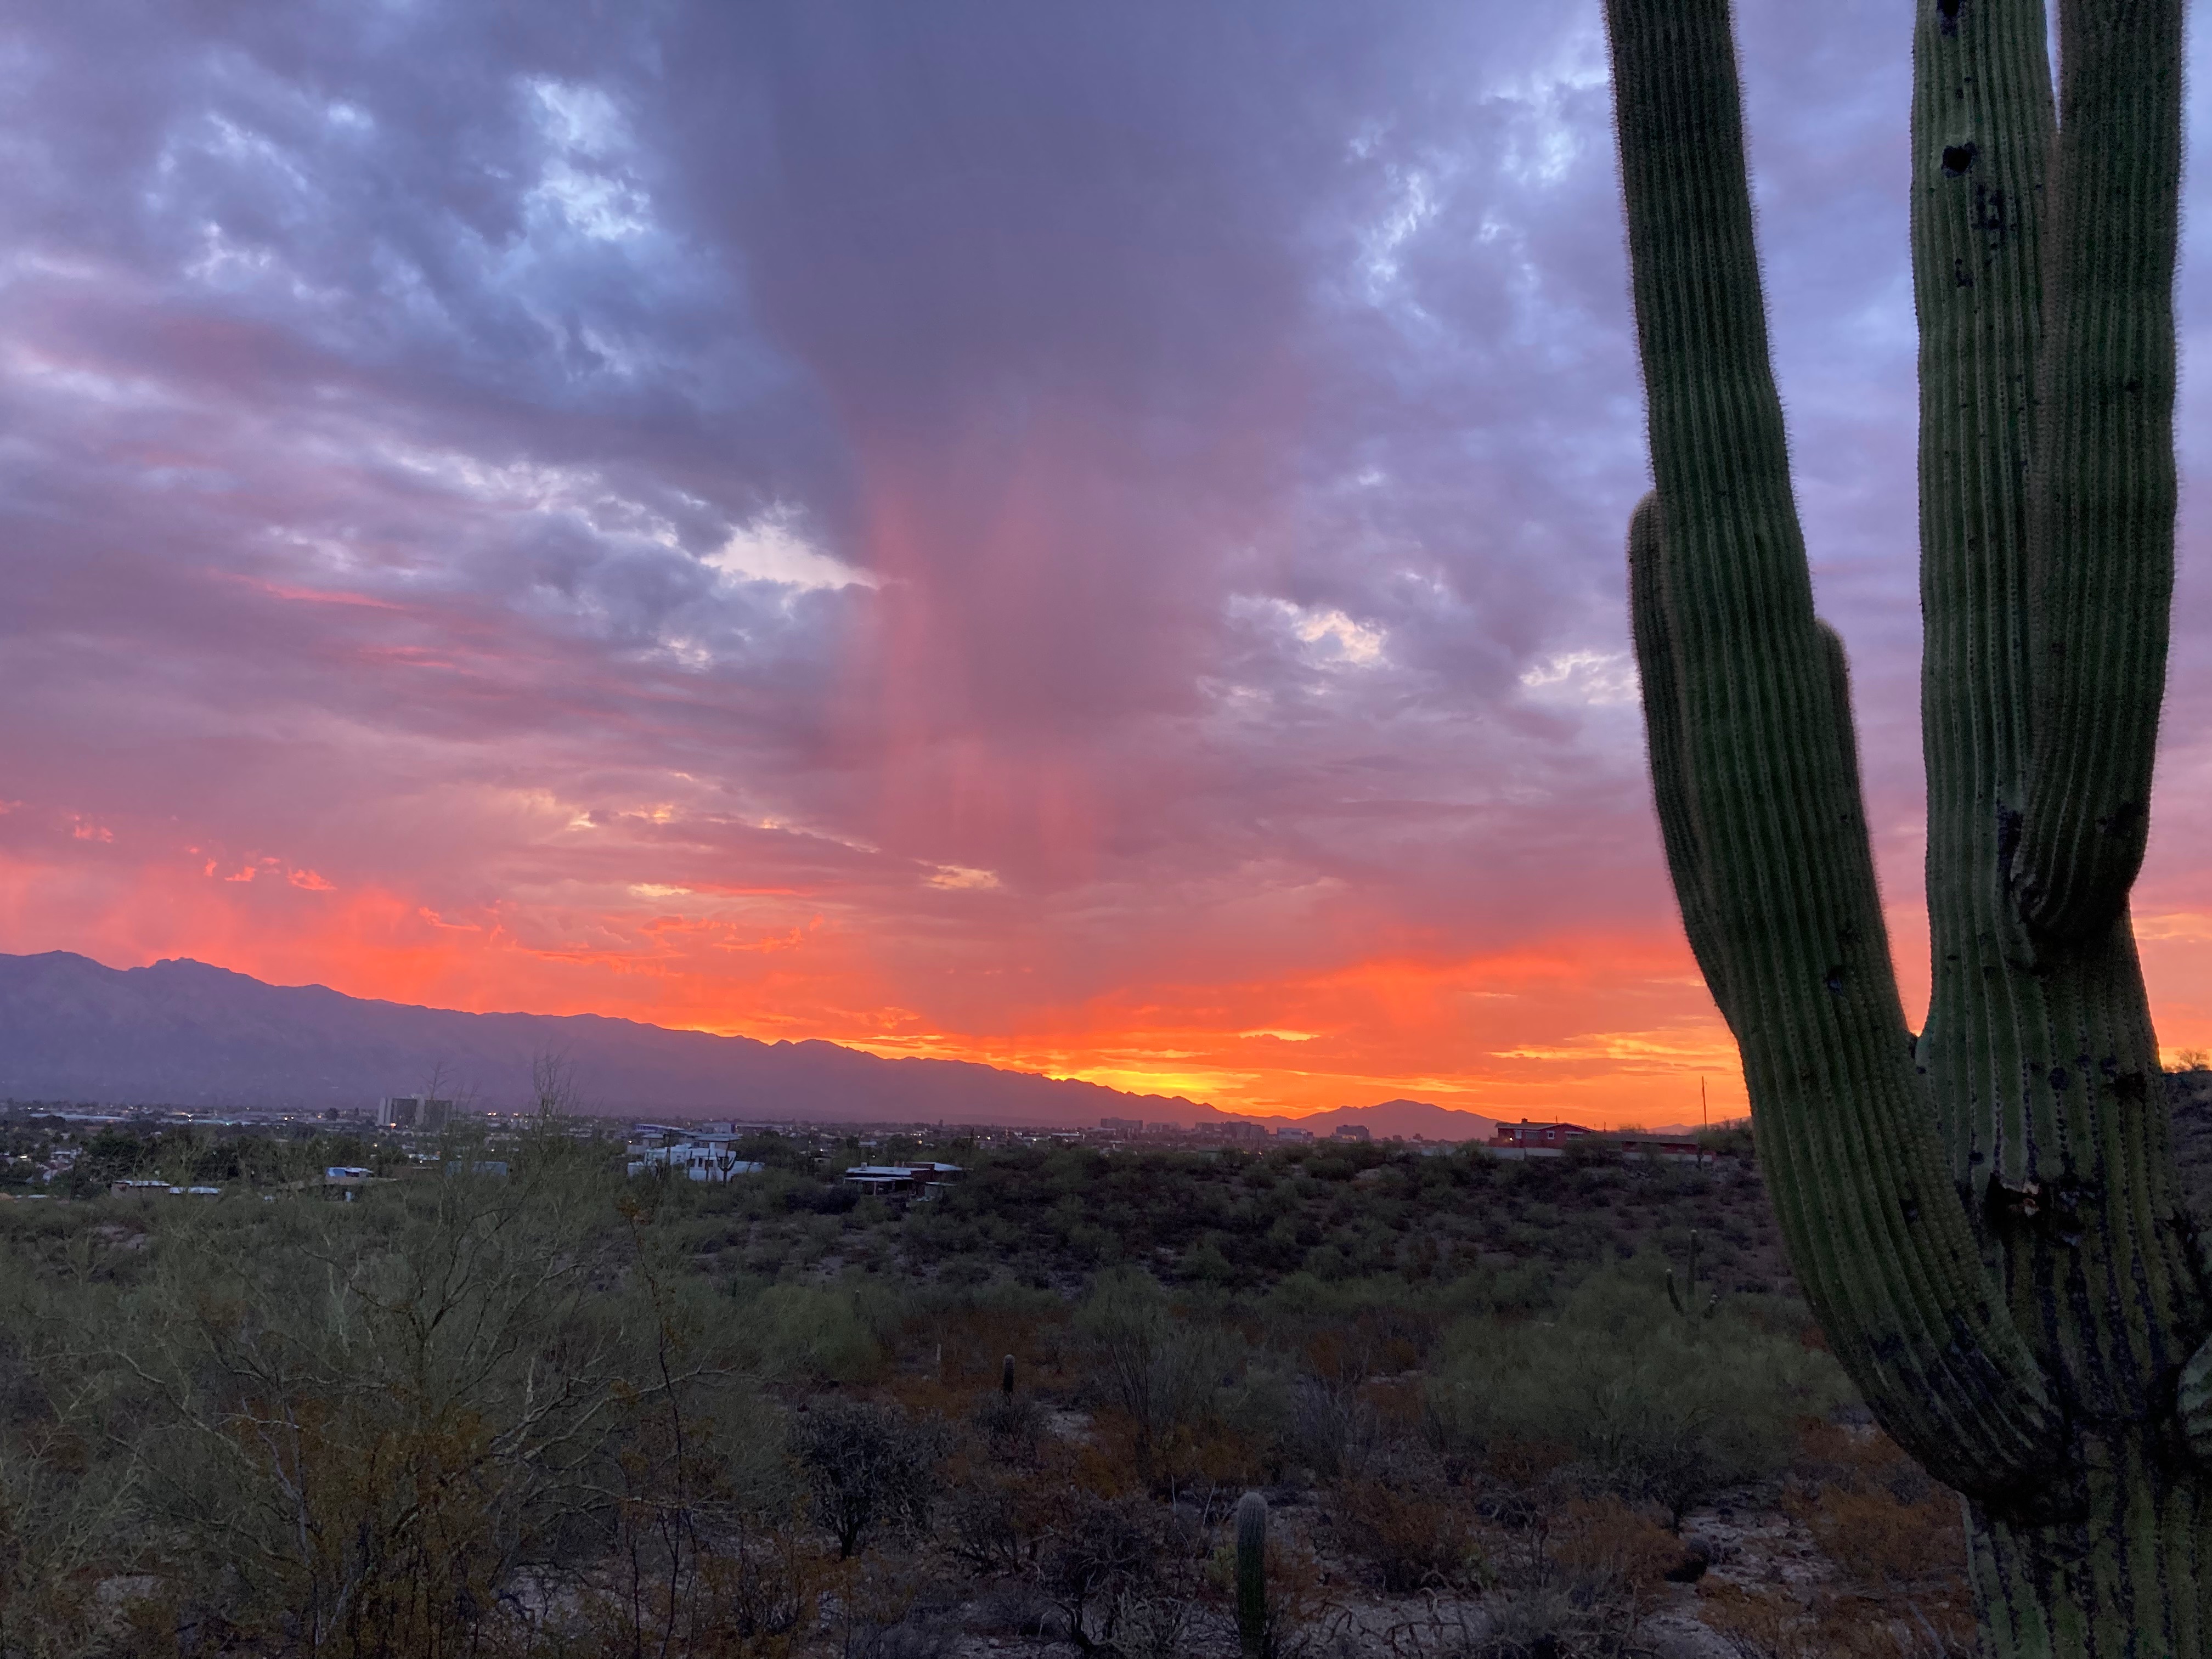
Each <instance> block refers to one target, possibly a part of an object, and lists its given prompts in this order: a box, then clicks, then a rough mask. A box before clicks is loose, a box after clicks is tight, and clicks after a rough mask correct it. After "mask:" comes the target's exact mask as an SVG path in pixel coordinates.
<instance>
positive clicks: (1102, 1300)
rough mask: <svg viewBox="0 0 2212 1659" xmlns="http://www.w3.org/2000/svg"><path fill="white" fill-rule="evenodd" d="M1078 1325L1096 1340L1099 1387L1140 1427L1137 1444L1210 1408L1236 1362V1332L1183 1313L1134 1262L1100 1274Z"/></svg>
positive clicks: (1154, 1440) (1160, 1437) (1149, 1443)
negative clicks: (1183, 1317)
mask: <svg viewBox="0 0 2212 1659" xmlns="http://www.w3.org/2000/svg"><path fill="white" fill-rule="evenodd" d="M1075 1328H1076V1330H1077V1332H1078V1333H1079V1334H1080V1335H1082V1336H1084V1337H1085V1338H1087V1339H1088V1340H1089V1341H1090V1343H1091V1347H1092V1352H1093V1355H1094V1357H1095V1359H1096V1362H1097V1368H1098V1369H1097V1383H1098V1388H1099V1391H1100V1392H1101V1393H1102V1394H1103V1395H1104V1396H1105V1398H1106V1399H1107V1400H1108V1401H1110V1402H1111V1403H1112V1404H1113V1405H1114V1406H1115V1407H1117V1408H1119V1410H1120V1411H1121V1413H1123V1414H1124V1415H1125V1416H1126V1417H1127V1419H1128V1420H1129V1422H1130V1423H1131V1424H1132V1425H1134V1426H1135V1428H1136V1431H1137V1434H1138V1439H1139V1449H1140V1450H1149V1449H1151V1448H1152V1447H1153V1446H1155V1445H1157V1444H1158V1443H1160V1442H1162V1441H1164V1439H1166V1438H1167V1437H1168V1436H1169V1435H1170V1433H1171V1432H1172V1431H1174V1430H1175V1429H1176V1428H1177V1427H1179V1426H1182V1425H1187V1424H1189V1423H1192V1422H1194V1420H1196V1419H1200V1418H1201V1417H1203V1416H1205V1415H1207V1414H1208V1413H1210V1410H1211V1408H1212V1406H1213V1403H1214V1397H1215V1393H1216V1390H1217V1389H1218V1388H1219V1387H1220V1385H1221V1384H1222V1383H1223V1382H1224V1381H1225V1380H1226V1378H1227V1377H1228V1376H1229V1375H1230V1374H1231V1372H1232V1371H1233V1370H1235V1369H1236V1366H1237V1359H1238V1353H1237V1342H1236V1340H1235V1339H1234V1337H1233V1336H1232V1335H1231V1334H1230V1333H1228V1332H1225V1331H1223V1330H1220V1329H1218V1328H1213V1327H1211V1326H1204V1325H1195V1324H1193V1323H1190V1322H1186V1321H1182V1320H1178V1319H1177V1318H1176V1316H1175V1313H1174V1310H1173V1309H1172V1308H1171V1306H1170V1304H1169V1301H1168V1297H1167V1293H1166V1292H1165V1291H1163V1290H1162V1289H1161V1288H1160V1285H1159V1281H1158V1280H1157V1279H1154V1278H1153V1277H1152V1275H1151V1274H1150V1273H1145V1272H1142V1271H1141V1270H1139V1269H1136V1268H1131V1267H1121V1268H1109V1269H1108V1270H1107V1271H1106V1272H1104V1273H1100V1274H1099V1275H1098V1276H1097V1279H1095V1280H1093V1281H1092V1285H1091V1294H1090V1295H1089V1296H1088V1297H1086V1298H1085V1300H1084V1303H1083V1304H1082V1306H1081V1307H1079V1309H1077V1310H1076V1315H1075Z"/></svg>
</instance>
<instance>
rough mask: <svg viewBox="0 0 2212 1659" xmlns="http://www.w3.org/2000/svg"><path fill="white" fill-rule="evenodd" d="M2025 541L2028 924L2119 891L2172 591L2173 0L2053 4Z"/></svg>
mask: <svg viewBox="0 0 2212 1659" xmlns="http://www.w3.org/2000/svg"><path fill="white" fill-rule="evenodd" d="M2059 25H2060V29H2061V32H2062V40H2061V49H2060V63H2061V66H2062V70H2063V76H2064V79H2063V83H2062V85H2061V87H2060V89H2059V105H2060V118H2061V124H2060V127H2059V137H2058V148H2057V168H2056V173H2057V179H2056V181H2055V182H2056V188H2055V189H2054V191H2053V192H2052V201H2053V212H2052V215H2051V232H2050V243H2049V246H2048V248H2047V250H2046V260H2047V264H2046V267H2045V270H2046V275H2045V283H2044V307H2045V310H2044V317H2045V322H2044V330H2043V358H2042V362H2041V364H2040V366H2039V369H2038V372H2037V387H2036V390H2037V398H2038V400H2039V405H2040V408H2039V426H2038V430H2037V434H2036V457H2035V461H2036V467H2035V483H2034V493H2033V500H2032V506H2031V514H2032V516H2031V520H2030V528H2029V541H2028V553H2029V560H2030V573H2031V578H2032V580H2033V582H2034V584H2035V588H2036V596H2035V599H2036V602H2035V606H2034V610H2033V613H2032V618H2031V629H2032V631H2031V653H2030V657H2029V662H2030V665H2031V667H2032V671H2033V673H2034V675H2035V690H2036V698H2035V714H2034V719H2035V733H2034V739H2035V747H2034V765H2033V772H2032V774H2031V775H2030V778H2029V786H2028V798H2027V816H2026V817H2025V819H2024V821H2023V823H2022V824H2021V837H2020V844H2019V847H2018V848H2017V850H2016V851H2015V854H2014V857H2013V862H2012V868H2011V870H2010V872H2008V873H2009V876H2010V880H2011V884H2012V890H2013V893H2014V896H2015V902H2016V903H2017V904H2018V905H2019V907H2020V910H2021V916H2022V919H2023V920H2025V921H2027V924H2028V926H2029V927H2030V929H2031V930H2032V931H2033V933H2034V934H2036V935H2039V936H2040V937H2043V938H2046V939H2056V940H2059V941H2063V942H2066V943H2069V944H2070V943H2080V942H2081V941H2084V940H2087V939H2092V938H2093V937H2095V936H2096V935H2098V934H2100V933H2103V932H2104V931H2105V930H2106V928H2108V927H2111V926H2112V923H2113V921H2115V920H2117V919H2118V915H2119V914H2120V911H2121V908H2122V907H2123V906H2124V904H2125V903H2126V902H2127V896H2128V890H2129V888H2130V886H2132V885H2133V884H2134V882H2135V878H2136V871H2137V870H2138V869H2139V868H2140V867H2141V866H2142V855H2143V847H2144V843H2145V841H2146V839H2147V837H2148V834H2149V805H2150V782H2151V765H2152V760H2153V756H2154V750H2155V748H2156V746H2157V741H2158V716H2159V705H2160V702H2161V701H2162V699H2163V698H2164V696H2165V691H2166V636H2167V616H2168V611H2169V610H2170V608H2171V605H2172V593H2173V523H2174V508H2175V502H2176V483H2175V473H2174V458H2173V400H2174V381H2175V373H2174V363H2175V351H2174V331H2173V272H2174V263H2175V258H2176V256H2177V253H2178V252H2179V198H2180V191H2179V185H2180V178H2181V31H2182V0H2139V3H2132V4H2129V5H2126V6H2118V5H2114V4H2112V3H2110V0H2102V3H2094V4H2093V3H2089V0H2063V3H2062V4H2061V6H2060V8H2059Z"/></svg>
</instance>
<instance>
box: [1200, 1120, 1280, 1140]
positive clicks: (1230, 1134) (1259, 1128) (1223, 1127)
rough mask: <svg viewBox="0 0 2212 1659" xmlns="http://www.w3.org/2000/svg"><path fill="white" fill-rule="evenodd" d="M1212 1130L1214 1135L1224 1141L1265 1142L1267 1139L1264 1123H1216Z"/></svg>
mask: <svg viewBox="0 0 2212 1659" xmlns="http://www.w3.org/2000/svg"><path fill="white" fill-rule="evenodd" d="M1212 1128H1213V1132H1214V1133H1216V1134H1218V1135H1219V1136H1220V1137H1221V1138H1222V1139H1224V1140H1265V1139H1267V1125H1266V1124H1264V1123H1242V1122H1237V1123H1217V1124H1214V1125H1213V1126H1212Z"/></svg>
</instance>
